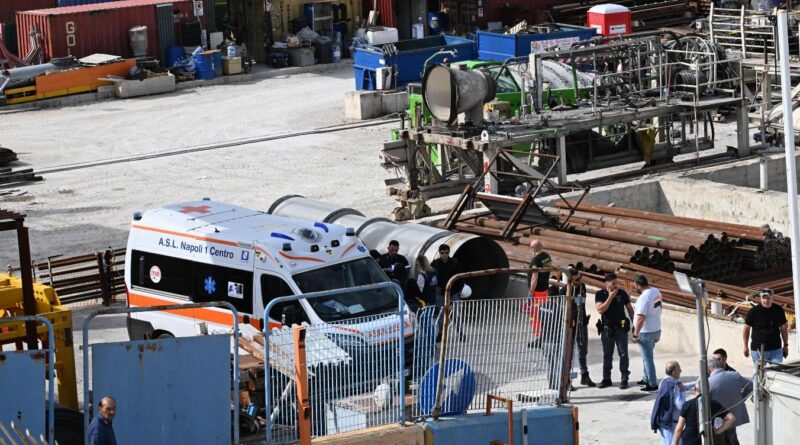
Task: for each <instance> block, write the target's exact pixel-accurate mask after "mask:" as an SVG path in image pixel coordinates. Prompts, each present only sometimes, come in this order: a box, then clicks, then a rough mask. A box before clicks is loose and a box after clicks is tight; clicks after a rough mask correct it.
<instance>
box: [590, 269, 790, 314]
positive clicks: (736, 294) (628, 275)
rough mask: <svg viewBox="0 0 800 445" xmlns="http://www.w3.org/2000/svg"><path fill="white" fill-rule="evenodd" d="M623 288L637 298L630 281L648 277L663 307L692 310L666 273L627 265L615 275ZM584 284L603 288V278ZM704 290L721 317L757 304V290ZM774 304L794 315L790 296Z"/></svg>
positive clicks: (711, 285) (714, 285) (709, 284)
mask: <svg viewBox="0 0 800 445" xmlns="http://www.w3.org/2000/svg"><path fill="white" fill-rule="evenodd" d="M616 274H617V277H618V280H619V281H620V283H621V284H622V286H623V287H624V288H625V289H626V290H627V291H628V292H629V293H631V294H632V295H634V296H638V292H636V288H635V287H634V284H633V279H634V277H635V276H636V275H637V274H643V275H645V276H646V277H647V279H648V280H649V282H650V284H651V285H652V286H653V287H656V288H658V290H659V291H660V292H661V295H662V296H663V298H664V301H665V302H666V303H670V304H674V305H676V306H683V307H688V308H694V307H695V299H694V296H693V295H691V294H688V293H686V292H683V291H681V290H680V289H678V285H677V283H676V281H675V277H674V276H673V275H672V274H670V273H667V272H663V271H660V270H655V269H651V268H648V267H643V266H639V265H628V266H623V267H621V268H619V269H618V270H617V271H616ZM584 276H585V277H586V279H585V280H584V281H585V282H586V283H587V284H589V285H591V286H595V287H601V286H603V282H602V276H600V275H591V274H585V275H584ZM706 289H707V291H708V296H709V298H710V300H711V302H715V303H719V304H720V305H721V306H722V314H721V315H723V316H728V317H735V316H745V315H747V312H748V311H750V309H751V308H752V307H753V306H754V305H755V304H757V303H758V298H757V295H758V289H753V288H749V287H740V286H734V285H730V284H724V283H718V282H714V281H706ZM775 303H776V304H778V305H780V306H782V307H783V308H784V309H785V310H786V311H787V312H790V313H794V312H795V307H794V300H793V298H792V296H791V295H788V296H786V295H776V296H775Z"/></svg>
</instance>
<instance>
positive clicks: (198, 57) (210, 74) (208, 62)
mask: <svg viewBox="0 0 800 445" xmlns="http://www.w3.org/2000/svg"><path fill="white" fill-rule="evenodd" d="M194 63H195V66H196V67H197V71H196V72H195V76H194V77H195V78H196V79H200V80H211V79H213V78H214V53H212V52H210V51H204V52H202V53H197V54H195V55H194Z"/></svg>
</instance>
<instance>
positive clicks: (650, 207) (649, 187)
mask: <svg viewBox="0 0 800 445" xmlns="http://www.w3.org/2000/svg"><path fill="white" fill-rule="evenodd" d="M580 196H581V193H580V192H573V193H567V194H565V195H564V197H566V198H567V199H578V198H579V197H580ZM664 199H665V198H664V194H663V193H662V192H661V187H660V186H659V183H658V181H656V180H640V181H633V182H625V183H622V184H614V185H608V186H602V187H598V188H594V189H591V191H590V192H589V194H587V195H586V197H585V198H584V200H583V201H584V202H588V203H591V204H599V205H606V204H614V205H615V206H616V207H624V208H626V209H635V210H646V211H650V212H662V209H663V208H664V207H665V206H666V201H665V200H664ZM560 200H561V198H559V197H558V196H548V197H546V198H543V199H540V200H537V203H538V204H539V205H541V206H550V205H553V203H555V202H557V201H560Z"/></svg>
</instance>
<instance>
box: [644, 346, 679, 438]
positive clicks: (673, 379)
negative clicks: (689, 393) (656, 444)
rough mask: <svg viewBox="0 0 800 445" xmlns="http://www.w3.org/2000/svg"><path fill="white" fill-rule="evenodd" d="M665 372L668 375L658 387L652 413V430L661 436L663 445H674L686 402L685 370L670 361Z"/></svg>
mask: <svg viewBox="0 0 800 445" xmlns="http://www.w3.org/2000/svg"><path fill="white" fill-rule="evenodd" d="M664 371H665V372H666V374H667V375H666V376H665V377H664V379H662V380H661V384H660V385H659V386H658V395H657V396H656V401H655V403H654V404H653V411H652V412H651V413H650V428H651V429H652V430H653V432H656V431H657V432H658V434H659V436H661V445H672V437H673V436H674V434H675V425H676V424H677V423H678V419H679V418H680V416H681V408H682V407H683V404H684V403H685V402H686V398H685V395H684V393H683V392H684V391H685V387H684V385H683V383H681V381H680V378H681V372H683V370H682V369H681V365H680V364H679V363H678V362H676V361H674V360H671V361H668V362H667V365H666V367H665V369H664Z"/></svg>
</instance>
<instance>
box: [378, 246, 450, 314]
mask: <svg viewBox="0 0 800 445" xmlns="http://www.w3.org/2000/svg"><path fill="white" fill-rule="evenodd" d="M399 251H400V242H398V241H397V240H391V241H389V246H388V247H387V249H386V253H384V254H382V255H381V254H380V253H378V252H377V251H372V252H371V253H372V257H373V258H374V259H375V261H377V262H378V265H379V266H380V267H381V269H383V271H384V272H386V275H387V276H388V277H389V279H390V280H392V281H395V282H397V283H398V284H400V285H401V286H402V287H403V293H404V296H405V299H406V303H407V304H408V306H409V308H410V309H411V310H412V311H416V310H417V309H419V308H420V307H424V306H432V305H437V306H442V305H443V304H444V294H445V290H446V286H447V283H448V282H449V281H450V278H452V277H453V276H454V275H456V274H458V273H460V272H461V266H460V264H459V262H458V259H456V258H455V257H451V256H450V246H448V245H447V244H442V245H440V246H439V249H438V258H436V259H435V260H433V261H428V258H427V257H425V255H419V256H417V258H416V262H415V264H414V267H413V269H412V267H411V265H410V264H409V262H408V260H407V259H406V257H405V256H403V255H401V254H400V253H399ZM412 270H413V271H415V272H416V274H415V276H411V272H412ZM463 289H464V282H463V281H461V282H455V283H453V286H452V288H451V289H450V293H451V299H452V300H453V301H456V300H458V299H459V298H460V296H461V292H462V290H463Z"/></svg>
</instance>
